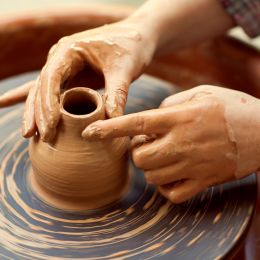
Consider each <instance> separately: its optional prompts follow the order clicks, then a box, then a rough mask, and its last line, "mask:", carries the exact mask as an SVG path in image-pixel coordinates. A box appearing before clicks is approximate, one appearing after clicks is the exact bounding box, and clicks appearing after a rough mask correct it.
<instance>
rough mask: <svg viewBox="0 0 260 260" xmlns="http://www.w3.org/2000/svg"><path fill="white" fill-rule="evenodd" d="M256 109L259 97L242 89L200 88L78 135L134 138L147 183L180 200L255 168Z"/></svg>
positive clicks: (259, 153) (258, 154) (259, 160)
mask: <svg viewBox="0 0 260 260" xmlns="http://www.w3.org/2000/svg"><path fill="white" fill-rule="evenodd" d="M259 109H260V106H259V100H258V99H256V98H254V97H252V96H250V95H247V94H245V93H242V92H238V91H234V90H228V89H224V88H220V87H213V86H201V87H197V88H194V89H192V90H188V91H184V92H182V93H179V94H176V95H173V96H171V97H169V98H167V99H166V100H165V101H164V102H163V103H162V104H161V107H160V108H159V109H155V110H148V111H144V112H141V113H136V114H130V115H126V116H122V117H118V118H113V119H109V120H105V121H97V122H95V123H93V124H91V125H90V126H88V127H87V128H86V129H85V131H84V132H83V134H82V135H83V137H85V138H86V139H88V140H94V139H104V138H114V137H121V136H135V137H134V138H133V140H132V142H133V151H132V157H133V161H134V163H135V164H136V166H137V167H139V168H141V169H143V170H144V174H145V177H146V180H147V182H148V183H151V184H155V185H158V187H159V191H160V192H161V193H162V194H163V195H164V196H165V197H167V198H168V199H170V200H171V201H172V202H175V203H179V202H183V201H185V200H187V199H189V198H191V197H192V196H194V195H195V194H197V193H198V192H200V191H202V190H203V189H205V188H206V187H209V186H212V185H215V184H219V183H224V182H226V181H230V180H233V179H236V178H241V177H244V176H246V175H248V174H249V173H251V172H254V171H255V170H257V168H258V167H259V164H260V149H259V144H260V140H259V139H260V136H259V127H260V120H259V115H258V114H259V112H258V111H259ZM140 135H141V136H140ZM144 135H145V136H144Z"/></svg>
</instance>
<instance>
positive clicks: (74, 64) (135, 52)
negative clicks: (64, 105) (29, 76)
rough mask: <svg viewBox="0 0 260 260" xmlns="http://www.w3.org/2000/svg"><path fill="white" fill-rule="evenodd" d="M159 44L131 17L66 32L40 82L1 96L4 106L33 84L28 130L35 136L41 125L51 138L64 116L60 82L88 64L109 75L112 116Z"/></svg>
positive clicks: (107, 87) (26, 121)
mask: <svg viewBox="0 0 260 260" xmlns="http://www.w3.org/2000/svg"><path fill="white" fill-rule="evenodd" d="M154 49H155V40H154V39H153V36H151V35H148V32H147V31H145V30H144V29H142V28H141V27H140V26H137V25H135V24H134V23H131V22H130V21H127V20H124V21H121V22H118V23H114V24H110V25H105V26H103V27H99V28H96V29H92V30H88V31H84V32H80V33H76V34H73V35H71V36H68V37H64V38H62V39H61V40H59V42H58V43H57V44H56V45H54V46H53V47H52V48H51V50H50V52H49V55H48V59H47V62H46V64H45V66H44V67H43V69H42V71H41V73H40V76H39V77H38V79H37V80H36V81H35V83H34V84H32V83H30V84H29V85H25V86H23V87H20V88H18V89H17V91H12V92H10V93H7V94H5V95H4V96H2V97H0V106H1V103H2V105H3V106H5V105H8V104H12V103H15V101H16V100H19V99H21V97H22V95H26V94H27V92H28V90H29V88H30V93H29V96H28V98H27V104H26V111H25V114H24V120H23V127H22V128H23V135H24V136H25V137H31V136H33V135H34V134H35V131H36V130H37V129H38V132H39V133H40V136H41V137H42V139H43V140H44V141H50V140H51V139H52V138H53V137H54V135H55V129H56V126H57V123H58V121H59V117H60V105H59V100H60V88H61V86H62V85H63V84H64V83H65V82H66V81H67V80H68V79H70V78H72V77H73V76H75V75H76V74H77V73H78V72H79V71H81V70H82V69H83V67H84V66H85V65H89V66H91V67H93V68H94V69H95V70H97V71H99V72H100V73H102V74H103V76H104V79H105V107H106V113H107V116H108V117H116V116H119V115H122V114H123V112H124V108H125V103H126V99H127V93H128V86H129V84H130V83H131V82H132V81H133V80H135V79H136V78H137V77H138V76H140V74H141V73H142V71H143V69H144V68H145V67H146V66H147V65H148V64H149V63H150V61H151V59H152V56H153V53H154ZM32 85H33V86H32ZM31 86H32V87H31Z"/></svg>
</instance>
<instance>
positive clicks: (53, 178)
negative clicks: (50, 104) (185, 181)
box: [29, 87, 129, 210]
mask: <svg viewBox="0 0 260 260" xmlns="http://www.w3.org/2000/svg"><path fill="white" fill-rule="evenodd" d="M60 111H61V120H60V122H59V125H58V128H57V134H56V138H55V140H54V141H53V143H45V142H43V141H41V139H40V138H39V136H35V137H33V138H32V139H31V140H30V144H29V155H30V158H31V163H32V172H31V174H30V175H29V176H30V177H29V178H30V183H31V188H32V190H33V192H34V193H36V194H37V195H38V196H39V197H40V198H41V199H42V200H44V201H45V202H46V203H48V204H50V205H52V206H54V207H56V208H60V209H65V210H88V209H96V208H100V207H103V206H105V205H107V204H110V203H112V202H114V201H116V200H118V199H119V198H120V197H121V195H122V194H123V192H124V190H125V188H126V184H127V180H128V166H127V165H128V163H127V148H128V143H129V139H128V138H115V139H111V140H104V141H95V142H88V141H86V140H83V138H82V137H81V133H82V130H83V129H84V128H85V127H86V126H88V125H89V124H90V123H92V122H94V121H96V120H102V119H105V108H104V104H103V100H102V97H101V96H100V94H99V93H97V92H96V91H94V90H91V89H87V88H81V87H77V88H73V89H70V90H68V91H66V92H65V93H64V94H63V95H62V97H61V109H60Z"/></svg>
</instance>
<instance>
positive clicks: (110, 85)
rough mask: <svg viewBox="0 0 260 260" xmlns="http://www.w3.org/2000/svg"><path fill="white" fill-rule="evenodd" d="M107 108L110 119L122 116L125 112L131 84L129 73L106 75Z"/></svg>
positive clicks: (120, 72)
mask: <svg viewBox="0 0 260 260" xmlns="http://www.w3.org/2000/svg"><path fill="white" fill-rule="evenodd" d="M105 82H106V86H105V108H106V113H107V116H108V117H109V118H113V117H118V116H122V115H123V114H124V111H125V105H126V101H127V95H128V88H129V85H130V83H131V80H130V77H129V75H128V74H127V73H125V72H122V71H119V72H117V73H111V72H110V73H109V74H105Z"/></svg>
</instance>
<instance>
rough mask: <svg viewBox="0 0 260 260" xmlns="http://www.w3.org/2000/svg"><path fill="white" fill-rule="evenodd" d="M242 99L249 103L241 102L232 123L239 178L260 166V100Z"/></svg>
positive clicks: (252, 98) (237, 175)
mask: <svg viewBox="0 0 260 260" xmlns="http://www.w3.org/2000/svg"><path fill="white" fill-rule="evenodd" d="M246 96H249V95H246ZM249 97H250V96H249ZM242 99H243V100H247V103H243V104H242V103H241V107H240V109H239V113H238V116H237V118H236V119H233V122H232V123H231V124H232V125H231V127H232V128H233V132H234V137H235V140H236V146H237V171H236V177H237V178H243V177H245V176H247V175H248V174H250V173H253V172H256V171H257V170H259V168H260V113H259V112H260V100H259V99H256V98H254V97H250V99H249V98H248V99H246V98H245V99H244V98H242ZM242 99H241V100H242ZM239 118H240V120H239Z"/></svg>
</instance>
